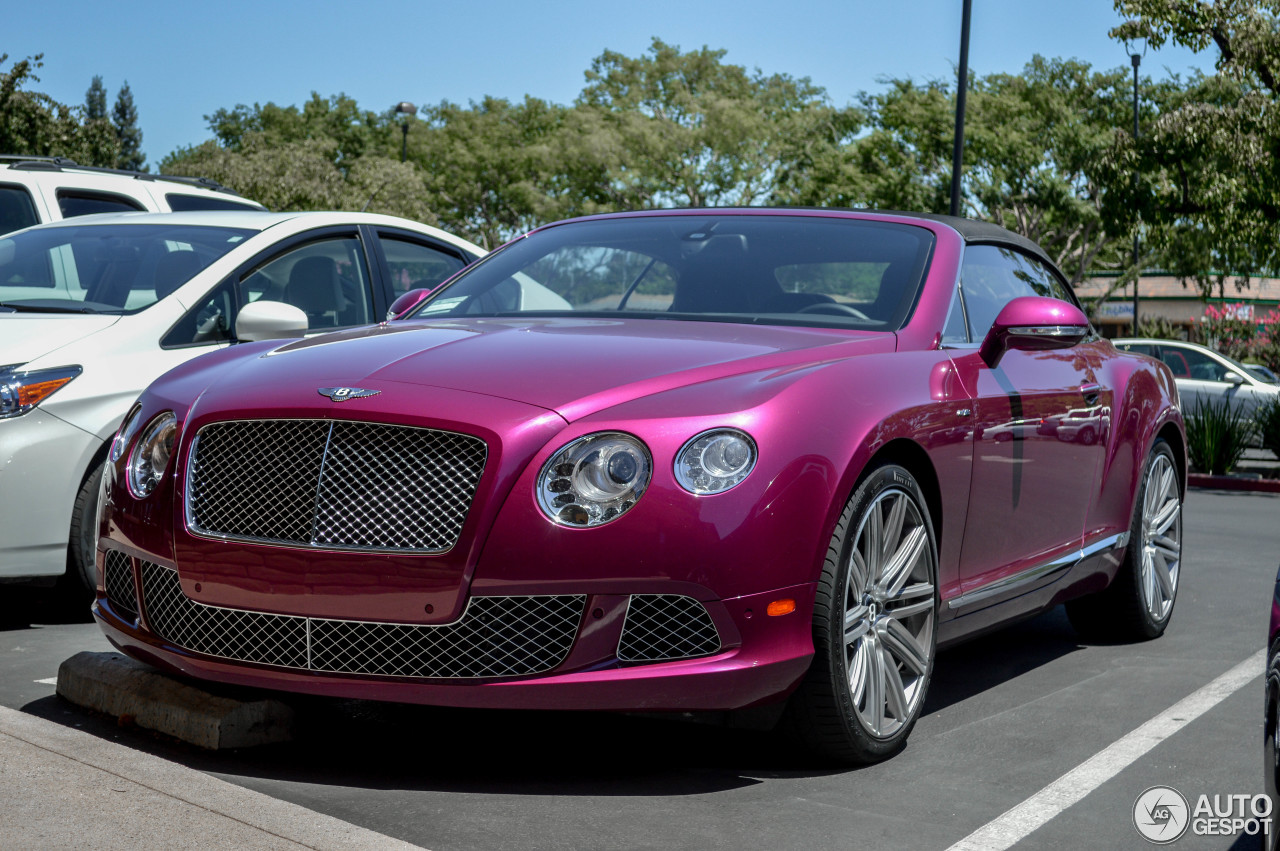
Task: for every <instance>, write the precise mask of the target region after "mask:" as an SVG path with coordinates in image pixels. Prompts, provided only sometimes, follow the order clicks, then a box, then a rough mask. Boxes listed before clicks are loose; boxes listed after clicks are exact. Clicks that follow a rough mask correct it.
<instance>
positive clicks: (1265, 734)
mask: <svg viewBox="0 0 1280 851" xmlns="http://www.w3.org/2000/svg"><path fill="white" fill-rule="evenodd" d="M1265 682H1266V689H1267V691H1266V693H1267V702H1266V715H1265V716H1264V722H1263V726H1262V754H1263V758H1262V779H1263V790H1264V791H1265V792H1266V794H1267V795H1268V796H1269V797H1270V798H1271V824H1270V826H1269V827H1268V828H1267V831H1266V841H1265V842H1264V843H1263V847H1264V848H1266V849H1268V851H1277V849H1280V830H1277V826H1276V820H1277V812H1276V805H1277V804H1280V800H1278V799H1280V794H1277V792H1278V790H1280V641H1277V642H1276V643H1274V644H1272V645H1271V648H1270V649H1269V651H1268V653H1267V676H1266V681H1265Z"/></svg>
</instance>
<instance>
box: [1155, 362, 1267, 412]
mask: <svg viewBox="0 0 1280 851" xmlns="http://www.w3.org/2000/svg"><path fill="white" fill-rule="evenodd" d="M1160 357H1161V360H1163V361H1164V362H1165V363H1166V364H1169V368H1170V369H1172V370H1173V375H1174V380H1175V381H1176V382H1177V384H1178V393H1179V394H1180V396H1181V399H1182V406H1183V409H1184V410H1186V411H1188V412H1192V411H1194V410H1195V408H1196V406H1197V405H1199V404H1213V405H1221V404H1223V403H1224V402H1226V403H1230V404H1231V407H1232V408H1237V409H1240V410H1243V411H1244V412H1245V413H1246V414H1247V415H1250V416H1252V414H1253V412H1254V410H1255V409H1256V408H1257V407H1258V405H1259V404H1260V403H1261V402H1262V401H1264V400H1265V399H1266V398H1269V397H1270V395H1271V391H1270V390H1268V389H1266V388H1262V389H1259V388H1258V387H1257V386H1256V385H1257V382H1256V381H1255V380H1254V379H1252V378H1250V377H1249V376H1248V375H1247V374H1246V370H1244V369H1243V368H1240V367H1237V366H1235V365H1234V364H1231V363H1229V362H1228V361H1226V360H1223V359H1220V358H1216V357H1214V356H1213V355H1211V354H1209V353H1208V352H1203V351H1200V350H1199V349H1193V348H1190V347H1183V346H1170V345H1167V344H1162V345H1161V346H1160Z"/></svg>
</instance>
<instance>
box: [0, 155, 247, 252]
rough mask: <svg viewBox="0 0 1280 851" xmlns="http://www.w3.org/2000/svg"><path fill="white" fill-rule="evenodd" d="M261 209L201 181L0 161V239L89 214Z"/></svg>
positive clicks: (60, 163) (59, 162) (42, 161)
mask: <svg viewBox="0 0 1280 851" xmlns="http://www.w3.org/2000/svg"><path fill="white" fill-rule="evenodd" d="M264 209H266V208H265V207H263V206H262V205H261V204H259V203H257V202H256V201H250V200H249V199H248V198H241V197H240V196H239V195H237V194H236V193H235V192H232V191H231V190H230V189H228V188H227V187H225V186H222V185H221V184H219V183H217V182H216V181H213V180H209V179H208V178H204V177H173V176H169V175H163V174H148V173H147V172H143V171H125V170H123V169H115V168H93V167H89V166H82V165H77V164H76V163H75V162H74V161H72V160H69V159H65V158H63V157H25V156H12V155H4V156H0V234H5V233H9V232H10V231H15V230H21V229H22V228H26V227H30V226H32V225H37V224H41V223H43V222H56V221H60V220H62V219H70V218H73V217H75V216H87V215H92V214H94V213H128V212H154V213H166V212H190V211H194V210H242V211H243V210H264Z"/></svg>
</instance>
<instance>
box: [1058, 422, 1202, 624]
mask: <svg viewBox="0 0 1280 851" xmlns="http://www.w3.org/2000/svg"><path fill="white" fill-rule="evenodd" d="M1153 488H1155V489H1156V490H1154V491H1153V490H1152V489H1153ZM1182 498H1183V493H1182V482H1181V479H1180V477H1179V476H1178V473H1177V462H1176V461H1175V459H1174V455H1173V450H1172V449H1170V448H1169V444H1168V443H1167V442H1166V441H1165V440H1164V439H1163V438H1159V439H1157V440H1156V442H1155V444H1154V445H1153V446H1152V447H1151V451H1150V452H1149V453H1148V454H1147V461H1146V464H1145V465H1144V466H1143V470H1142V482H1141V484H1139V486H1138V495H1137V499H1136V500H1135V502H1134V506H1133V517H1132V519H1131V521H1130V523H1129V543H1128V544H1127V545H1126V546H1125V551H1124V561H1123V562H1121V564H1120V569H1119V570H1118V571H1117V572H1116V577H1115V579H1113V580H1112V581H1111V584H1110V585H1108V586H1107V587H1106V588H1105V589H1103V590H1102V591H1099V592H1097V593H1096V594H1090V595H1089V596H1087V597H1081V598H1079V599H1077V600H1071V601H1070V602H1068V603H1067V605H1066V609H1067V617H1068V618H1069V619H1070V621H1071V625H1072V626H1074V627H1075V628H1076V631H1077V632H1079V633H1080V634H1081V635H1082V636H1084V637H1086V638H1094V639H1104V640H1116V641H1147V640H1149V639H1152V638H1158V637H1160V636H1161V635H1163V634H1164V631H1165V629H1166V628H1167V627H1168V626H1169V620H1170V618H1172V617H1173V604H1174V602H1175V601H1176V600H1177V592H1178V584H1179V579H1180V578H1181V573H1182V571H1181V566H1182ZM1157 500H1158V501H1159V502H1160V504H1159V505H1153V504H1152V503H1154V502H1156V501H1157ZM1171 502H1172V503H1174V504H1173V505H1172V507H1171ZM1170 510H1172V511H1173V512H1174V517H1173V520H1172V526H1171V527H1170V529H1171V530H1172V532H1173V534H1172V535H1171V536H1170V535H1163V534H1153V531H1155V530H1154V529H1153V527H1152V524H1151V521H1153V520H1156V519H1157V518H1159V517H1161V516H1162V515H1161V514H1160V512H1161V511H1166V512H1167V511H1170ZM1169 541H1172V542H1173V545H1174V546H1172V547H1170V546H1169V544H1168V542H1169ZM1170 551H1176V557H1174V558H1172V559H1170V557H1169V552H1170ZM1161 573H1163V577H1161V575H1160V574H1161ZM1161 578H1163V579H1165V580H1167V582H1164V583H1162V582H1161V581H1160V580H1161Z"/></svg>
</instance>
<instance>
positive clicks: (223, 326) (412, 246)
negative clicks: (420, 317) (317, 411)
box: [0, 211, 483, 605]
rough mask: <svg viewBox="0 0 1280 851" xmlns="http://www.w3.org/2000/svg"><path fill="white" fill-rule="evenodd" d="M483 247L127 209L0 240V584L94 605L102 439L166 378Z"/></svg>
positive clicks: (443, 273) (348, 225) (347, 227)
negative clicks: (58, 580)
mask: <svg viewBox="0 0 1280 851" xmlns="http://www.w3.org/2000/svg"><path fill="white" fill-rule="evenodd" d="M481 254H483V251H482V249H480V248H479V247H477V246H475V245H472V244H471V243H469V242H467V241H465V240H462V239H459V238H457V237H455V236H452V235H450V234H447V233H445V232H443V231H441V230H438V229H436V228H433V227H428V226H426V225H421V224H418V223H415V222H411V221H407V220H405V219H398V218H392V217H389V216H376V215H365V214H359V213H266V212H256V211H247V212H242V213H234V212H213V213H168V214H149V213H130V214H114V215H98V216H90V217H85V218H75V219H68V220H65V221H61V222H56V223H53V224H47V225H40V226H37V227H33V228H29V229H27V230H23V231H19V232H17V233H12V234H8V235H6V236H4V237H0V578H3V579H5V580H12V579H16V578H23V579H32V578H34V579H43V580H52V579H54V578H55V577H58V576H65V577H66V582H68V583H69V585H70V590H73V591H74V590H75V589H76V588H77V587H78V588H79V589H80V590H79V593H80V594H81V595H82V596H85V597H86V605H87V595H88V594H89V593H90V592H91V591H92V589H93V588H94V586H95V580H94V568H93V558H94V550H95V541H96V535H95V534H94V528H93V518H94V515H95V510H96V504H97V493H98V482H99V479H100V476H101V471H102V467H103V464H104V462H105V461H106V458H107V448H108V447H107V443H108V441H109V440H110V438H111V435H112V434H113V433H114V432H115V430H116V428H117V427H118V426H119V425H120V420H121V419H122V418H123V417H124V415H125V414H126V413H127V412H128V410H129V406H130V404H132V402H133V401H134V399H136V398H137V396H138V394H139V392H141V390H142V388H144V387H145V386H146V385H147V384H148V383H150V382H151V380H152V379H154V378H155V377H156V376H158V375H160V374H161V373H163V372H164V371H165V370H167V369H170V368H172V367H174V366H177V365H178V364H180V363H183V362H185V361H188V360H190V359H192V358H194V357H196V356H197V355H201V354H204V353H206V352H211V351H214V350H216V349H219V348H224V347H226V346H229V345H232V344H235V343H237V342H241V341H244V340H249V339H263V338H265V337H272V336H301V335H302V334H303V333H314V332H319V331H331V330H333V329H336V328H345V327H348V326H352V325H363V324H368V323H372V322H376V321H379V320H381V319H383V318H384V317H385V315H386V313H387V310H388V307H389V305H390V304H391V302H392V301H393V300H394V299H395V298H396V296H397V295H399V294H400V293H402V292H404V291H405V290H408V289H411V288H413V287H415V286H417V287H430V286H435V285H436V284H438V283H439V282H440V281H442V280H444V279H445V278H447V277H449V276H450V275H452V274H453V273H454V272H456V271H457V270H459V269H461V268H463V267H464V266H466V265H467V264H468V263H470V262H472V261H473V260H475V259H476V258H477V257H479V256H480V255H481Z"/></svg>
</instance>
